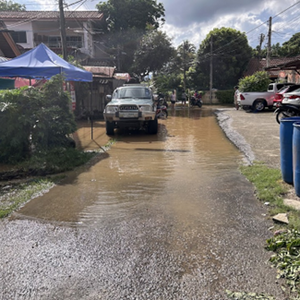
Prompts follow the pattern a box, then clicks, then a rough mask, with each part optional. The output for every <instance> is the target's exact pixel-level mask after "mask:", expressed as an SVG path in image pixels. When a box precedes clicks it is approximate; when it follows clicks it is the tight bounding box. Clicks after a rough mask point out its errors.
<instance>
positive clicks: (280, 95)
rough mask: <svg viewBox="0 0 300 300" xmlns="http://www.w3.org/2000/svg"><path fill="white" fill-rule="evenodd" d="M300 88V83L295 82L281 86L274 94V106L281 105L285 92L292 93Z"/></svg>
mask: <svg viewBox="0 0 300 300" xmlns="http://www.w3.org/2000/svg"><path fill="white" fill-rule="evenodd" d="M299 88H300V84H295V85H287V86H284V87H283V88H281V89H280V90H279V91H278V93H276V94H275V95H274V98H273V106H274V107H279V106H280V105H281V102H282V99H283V94H285V93H290V92H292V91H294V90H296V89H299Z"/></svg>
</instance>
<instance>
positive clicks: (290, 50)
mask: <svg viewBox="0 0 300 300" xmlns="http://www.w3.org/2000/svg"><path fill="white" fill-rule="evenodd" d="M281 49H282V53H281V54H282V56H289V57H292V56H296V55H299V54H300V32H297V33H295V34H294V35H293V36H292V37H291V38H290V39H289V40H288V41H287V42H285V43H283V44H282V48H281Z"/></svg>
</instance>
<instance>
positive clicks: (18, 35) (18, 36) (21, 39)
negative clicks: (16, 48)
mask: <svg viewBox="0 0 300 300" xmlns="http://www.w3.org/2000/svg"><path fill="white" fill-rule="evenodd" d="M10 35H11V37H12V38H13V40H14V41H15V43H27V36H26V31H13V32H11V33H10Z"/></svg>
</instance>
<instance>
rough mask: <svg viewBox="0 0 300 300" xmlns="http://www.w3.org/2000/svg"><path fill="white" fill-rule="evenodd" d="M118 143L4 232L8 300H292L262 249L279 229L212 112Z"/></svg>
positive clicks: (191, 114) (179, 117) (119, 138)
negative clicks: (262, 298)
mask: <svg viewBox="0 0 300 300" xmlns="http://www.w3.org/2000/svg"><path fill="white" fill-rule="evenodd" d="M97 126H98V127H97ZM102 126H103V124H102V125H99V124H98V125H97V124H96V126H95V128H94V136H95V137H99V139H100V136H101V138H102V139H105V137H103V136H102V133H103V128H102ZM101 130H102V131H101ZM79 132H81V134H82V133H84V136H85V137H82V141H83V140H84V139H85V141H88V138H87V133H88V129H87V128H85V129H84V128H83V129H81V131H79ZM79 135H80V134H79ZM114 138H115V139H116V142H115V143H114V144H113V145H112V146H111V148H110V149H109V150H108V151H107V152H106V153H103V154H101V155H100V157H99V160H96V161H95V162H94V164H90V165H88V166H85V167H84V168H80V169H78V170H76V172H71V173H69V174H68V177H67V178H66V179H65V180H64V181H63V182H62V183H61V184H60V185H57V186H55V187H54V188H52V189H51V190H50V191H49V192H48V193H47V194H44V195H42V196H40V197H38V198H36V199H33V200H32V201H30V202H29V203H27V204H26V205H25V206H24V207H23V208H22V209H20V210H19V211H18V213H17V214H16V216H17V218H16V219H14V220H10V221H5V222H3V223H1V227H0V231H1V232H0V233H1V234H0V236H1V237H0V252H1V257H0V265H1V269H0V271H1V273H0V275H1V278H2V280H1V286H0V293H1V294H0V295H1V296H2V298H3V299H12V298H13V297H14V298H16V299H110V300H111V299H116V300H118V299H159V300H162V299H174V300H175V299H204V300H205V299H220V300H221V299H222V300H223V299H227V298H226V296H225V290H226V289H228V290H232V291H246V292H256V293H267V294H269V295H273V296H275V297H276V299H277V300H281V299H284V297H283V294H282V292H281V289H280V287H279V285H278V284H276V272H275V270H274V269H271V268H270V266H269V265H268V264H267V263H266V261H267V259H268V257H269V255H270V253H268V252H265V251H264V249H263V246H264V243H265V240H266V239H267V238H268V237H270V232H269V231H268V227H270V226H271V223H269V221H268V220H266V217H265V216H264V213H265V211H264V208H263V207H262V206H261V204H259V203H258V201H257V200H256V199H255V198H254V196H253V188H252V186H251V185H250V184H249V183H248V182H247V181H246V179H245V178H244V177H243V176H242V175H241V174H240V173H239V170H238V166H239V164H240V163H241V161H242V159H243V156H242V154H241V153H240V152H239V151H238V150H237V149H236V147H235V146H234V145H233V144H232V143H231V142H229V141H228V139H227V138H226V136H225V135H224V133H223V132H222V130H221V129H220V127H219V126H218V124H217V121H216V117H215V115H214V113H213V111H212V110H211V109H209V108H205V107H203V108H202V109H198V108H197V109H191V108H187V107H185V108H177V109H176V110H173V111H171V110H170V112H169V117H168V119H166V120H160V121H159V132H158V134H157V135H154V136H152V135H147V134H145V133H144V132H141V131H116V134H115V137H114ZM95 144H96V145H97V144H98V146H99V145H100V144H99V140H98V141H97V142H95V143H93V145H95ZM81 146H82V147H84V142H82V145H81ZM100 146H101V145H100ZM41 221H42V222H41ZM3 278H4V279H3ZM0 298H1V297H0Z"/></svg>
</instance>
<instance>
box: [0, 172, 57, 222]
mask: <svg viewBox="0 0 300 300" xmlns="http://www.w3.org/2000/svg"><path fill="white" fill-rule="evenodd" d="M60 178H61V177H55V178H42V179H34V180H30V181H27V182H24V183H21V184H11V185H7V186H4V187H3V188H1V190H0V218H5V217H7V216H8V215H10V214H11V213H12V212H13V211H14V210H16V209H19V208H20V207H21V206H22V205H23V204H25V203H26V202H28V201H29V200H31V199H33V198H35V197H38V196H39V195H41V194H43V193H45V192H46V191H48V190H49V189H51V188H52V187H53V186H54V185H55V182H57V181H59V180H60Z"/></svg>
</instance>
